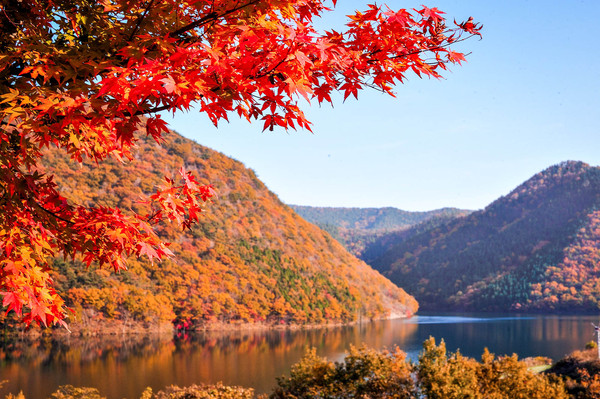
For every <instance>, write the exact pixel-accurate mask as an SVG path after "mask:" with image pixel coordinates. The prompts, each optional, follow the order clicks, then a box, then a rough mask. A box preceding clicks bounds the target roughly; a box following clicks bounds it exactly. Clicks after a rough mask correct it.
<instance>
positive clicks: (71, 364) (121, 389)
mask: <svg viewBox="0 0 600 399" xmlns="http://www.w3.org/2000/svg"><path fill="white" fill-rule="evenodd" d="M498 316H499V317H490V316H464V315H459V316H436V315H433V316H427V315H425V316H418V317H414V318H412V319H408V320H391V321H381V322H376V323H370V324H363V325H358V326H347V327H338V328H326V329H316V330H299V331H283V330H276V331H268V332H260V331H235V332H231V333H227V334H224V333H215V332H207V333H200V334H196V335H192V336H189V337H187V338H186V339H179V340H172V339H170V338H164V337H162V338H161V337H158V336H155V337H153V336H144V337H136V336H134V337H131V336H112V337H108V338H104V339H99V338H89V339H88V338H86V339H84V340H82V339H74V338H71V339H65V340H40V341H37V342H24V341H14V342H8V343H5V344H4V345H3V346H2V347H1V348H0V380H5V379H7V380H9V382H8V384H7V385H6V386H5V387H4V388H3V389H0V397H3V396H4V395H5V394H6V393H8V392H13V393H16V392H18V391H19V390H23V392H24V393H25V395H26V397H27V398H28V399H34V398H44V397H47V396H48V395H49V394H50V393H51V392H53V391H54V390H56V388H57V387H58V386H59V385H64V384H72V385H76V386H95V387H97V388H99V389H100V391H101V393H102V394H103V395H105V396H107V397H108V398H109V399H110V398H115V399H120V398H124V397H125V398H130V399H136V398H139V396H140V394H141V392H142V391H143V389H144V388H145V387H146V386H151V387H152V388H153V389H155V390H158V389H162V388H163V387H165V386H167V385H171V384H176V385H181V386H183V385H191V384H194V383H200V382H206V383H215V382H218V381H222V382H223V383H225V384H232V385H242V386H247V387H254V388H255V389H256V390H257V391H258V392H269V391H270V389H271V388H272V386H273V385H274V383H275V379H276V377H278V376H281V375H282V374H284V373H287V372H289V369H290V367H291V365H292V364H294V363H295V362H297V361H298V360H299V359H300V358H301V357H302V355H303V353H304V351H305V349H306V348H307V347H315V348H317V352H318V353H319V354H320V355H322V356H327V357H328V358H329V359H332V360H340V359H342V357H343V356H344V353H345V351H346V350H347V349H348V348H349V346H350V345H355V346H359V345H361V344H362V343H365V344H367V345H368V346H370V347H374V348H384V347H388V348H390V347H393V346H395V345H397V346H399V347H400V348H401V349H403V350H404V351H406V352H407V353H408V355H409V357H410V358H412V359H415V360H416V358H417V357H418V353H419V351H420V349H421V344H422V342H423V341H424V340H425V339H427V337H429V336H430V335H433V336H434V337H436V338H437V340H439V339H440V338H444V340H445V341H446V344H447V347H448V349H449V350H452V351H454V350H456V349H458V348H460V350H461V352H462V353H463V354H465V355H467V356H472V357H479V356H480V355H481V353H482V351H483V348H484V347H488V348H489V349H490V350H491V351H492V352H494V353H496V354H511V353H513V352H515V353H518V354H519V355H520V356H521V357H524V356H534V355H545V356H550V357H552V358H554V359H558V358H559V357H561V356H563V355H564V354H566V353H568V352H570V351H572V350H574V349H579V348H581V347H582V346H583V345H584V344H585V342H587V341H590V340H591V339H592V338H593V332H594V331H593V328H592V327H591V325H590V323H591V322H592V321H593V322H596V321H597V318H595V317H589V316H577V317H575V316H560V317H558V316H556V317H552V316H549V317H506V316H502V315H498Z"/></svg>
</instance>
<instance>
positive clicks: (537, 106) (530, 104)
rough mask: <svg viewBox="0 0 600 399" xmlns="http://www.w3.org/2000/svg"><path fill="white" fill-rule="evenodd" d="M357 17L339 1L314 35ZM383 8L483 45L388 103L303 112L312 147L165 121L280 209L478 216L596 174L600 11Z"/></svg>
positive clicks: (182, 116) (524, 5)
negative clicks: (410, 11)
mask: <svg viewBox="0 0 600 399" xmlns="http://www.w3.org/2000/svg"><path fill="white" fill-rule="evenodd" d="M365 4H367V2H361V1H358V0H353V1H344V0H339V1H338V7H337V8H336V10H335V11H334V12H333V13H329V14H327V15H326V16H325V17H324V18H323V19H322V20H321V21H319V22H318V26H319V27H334V26H335V27H340V24H341V23H342V18H343V16H344V15H345V14H348V13H350V12H352V11H353V10H355V9H365V7H364V5H365ZM387 4H388V5H389V6H390V7H391V8H395V9H398V8H411V7H418V6H420V4H426V5H428V6H429V7H438V8H440V9H441V10H442V11H445V12H446V13H447V17H448V18H449V19H453V18H456V19H457V20H466V19H467V18H468V17H469V16H473V17H474V18H475V20H476V21H478V22H481V23H483V25H484V29H483V31H482V33H483V40H481V41H478V40H477V39H472V40H470V41H467V42H466V43H464V44H463V45H462V46H461V48H460V49H461V50H462V51H471V52H472V54H471V55H470V56H469V57H468V62H467V63H466V64H464V65H463V66H454V67H452V68H451V71H449V72H447V73H446V74H445V79H444V80H421V79H419V78H417V77H416V76H410V79H409V81H408V82H407V83H406V84H404V85H400V86H397V87H396V94H397V98H395V99H394V98H391V97H386V96H384V95H381V94H380V93H377V92H373V91H371V92H369V91H365V92H362V93H360V94H359V99H358V101H356V100H348V101H346V102H345V103H343V102H342V101H341V100H338V101H337V102H336V104H335V107H334V108H331V107H323V108H319V107H318V106H316V105H313V106H312V107H310V108H306V109H305V112H306V114H307V115H308V117H309V119H310V120H311V121H312V122H313V124H314V126H313V131H314V134H311V133H310V132H307V131H289V132H285V131H283V130H280V131H277V130H276V131H274V132H262V131H261V127H262V126H261V124H260V123H255V124H249V123H247V122H245V121H239V120H232V122H231V123H229V124H227V123H226V122H225V123H221V124H220V125H219V127H218V128H215V127H213V125H212V124H211V123H210V122H209V121H208V119H207V118H206V117H205V116H204V115H202V114H199V113H195V112H190V113H178V114H176V115H175V117H174V119H171V118H168V117H167V118H166V119H167V120H169V121H170V125H171V127H172V128H173V129H174V130H176V131H178V132H179V133H181V134H183V135H184V136H186V137H189V138H191V139H193V140H195V141H196V142H198V143H200V144H203V145H206V146H208V147H211V148H213V149H215V150H218V151H221V152H223V153H225V154H226V155H229V156H232V157H233V158H235V159H237V160H239V161H242V162H243V163H244V164H245V165H246V166H247V167H249V168H252V169H254V171H255V172H256V173H257V175H258V177H259V178H260V179H261V180H262V181H264V182H265V183H266V185H267V186H268V187H269V188H270V189H271V190H272V191H274V192H275V193H276V194H277V195H279V197H280V198H281V200H282V201H284V202H286V203H288V204H299V205H315V206H346V207H383V206H394V207H397V208H401V209H405V210H411V211H417V210H419V211H420V210H430V209H435V208H441V207H446V206H452V207H459V208H467V209H479V208H483V207H485V206H486V205H488V204H489V203H490V202H492V201H493V200H495V199H496V198H498V197H500V196H502V195H505V194H507V193H508V192H509V191H511V190H512V189H513V188H514V187H516V186H517V185H518V184H520V183H522V182H523V181H525V180H526V179H528V178H529V177H530V176H532V175H533V174H535V173H537V172H539V171H541V170H543V169H544V168H546V167H548V166H550V165H553V164H556V163H558V162H561V161H565V160H581V161H584V162H587V163H589V164H591V165H594V166H596V165H599V164H600V44H599V39H598V37H599V36H598V28H597V26H598V17H599V16H600V1H597V0H581V1H576V0H572V1H542V0H539V1H526V0H519V1H517V0H513V1H451V0H434V1H427V2H426V1H419V2H414V1H398V0H393V1H390V2H387Z"/></svg>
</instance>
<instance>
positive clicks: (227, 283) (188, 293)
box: [44, 134, 417, 326]
mask: <svg viewBox="0 0 600 399" xmlns="http://www.w3.org/2000/svg"><path fill="white" fill-rule="evenodd" d="M44 164H45V168H46V170H47V171H48V172H51V173H53V174H55V175H56V181H57V183H58V184H59V186H60V188H61V190H63V191H62V192H65V193H68V195H69V198H70V199H71V200H74V201H78V202H81V203H85V204H95V205H100V206H102V205H107V206H118V207H119V208H121V209H138V208H140V207H143V206H144V204H143V203H141V202H140V199H141V198H142V197H143V195H147V194H151V193H152V192H153V190H155V189H156V187H157V185H160V184H161V179H162V177H163V176H174V175H175V174H176V172H177V170H178V169H179V168H180V167H181V166H185V168H186V169H187V170H190V171H192V172H193V173H195V174H196V175H197V176H198V177H199V180H200V182H201V183H208V182H210V183H212V184H213V185H214V188H215V191H216V197H215V198H214V200H213V202H212V203H209V204H207V206H206V210H205V212H204V213H203V214H202V215H201V217H200V223H199V224H198V225H197V226H196V227H193V228H192V229H191V230H189V231H187V232H185V233H184V234H182V233H181V231H179V230H178V229H177V228H176V227H174V226H170V225H168V226H167V225H166V226H160V227H159V229H158V230H159V233H160V234H161V236H162V237H165V238H166V240H167V241H169V242H171V243H172V245H171V246H170V249H171V250H172V251H173V252H174V253H175V257H174V258H173V259H170V260H166V261H164V262H160V263H156V262H155V263H153V264H152V263H149V262H147V261H145V260H137V259H130V261H129V263H128V269H129V270H128V271H127V272H124V273H121V274H119V275H115V274H114V273H113V272H112V271H111V270H106V269H97V268H96V267H94V266H92V267H90V268H89V270H86V268H85V267H84V266H82V263H81V261H80V260H78V259H75V260H74V261H73V260H70V259H66V260H65V259H56V261H55V265H54V266H55V269H56V271H57V273H56V274H55V280H56V285H57V287H58V289H59V290H60V291H62V292H63V293H64V296H65V297H66V298H68V302H69V305H70V306H71V307H73V308H74V309H75V311H76V317H75V318H76V321H75V322H74V321H71V322H70V324H71V325H73V324H77V323H86V322H88V321H91V320H97V319H98V318H100V319H105V320H113V319H115V320H120V321H122V322H124V323H127V322H130V321H145V322H147V323H159V322H170V321H172V320H177V321H178V322H185V323H191V325H193V326H206V325H208V324H211V323H215V322H226V323H239V322H266V323H320V322H332V321H351V320H355V319H357V318H381V317H387V316H389V315H391V314H396V315H403V314H411V313H414V312H415V311H416V310H417V303H416V301H415V300H414V298H412V297H410V296H409V295H407V294H406V293H405V292H404V291H403V290H402V289H400V288H397V287H396V286H395V285H393V284H392V283H391V282H389V281H388V280H387V279H385V278H384V277H382V276H381V275H380V274H379V273H377V272H375V271H374V270H373V269H371V268H370V267H369V266H367V265H366V264H365V263H363V262H362V261H360V260H358V259H356V258H355V257H354V256H352V255H350V254H349V253H348V252H347V251H345V250H344V249H343V247H342V246H341V245H340V244H339V243H337V242H336V241H335V240H333V239H331V238H330V237H329V235H328V234H326V233H324V232H323V231H321V230H320V229H318V228H317V227H315V226H314V225H312V224H310V223H308V222H305V221H304V220H303V219H302V218H300V217H299V216H298V215H296V214H295V213H294V212H293V211H292V209H290V208H289V207H288V206H286V205H284V204H283V203H281V201H279V199H278V198H277V196H276V195H275V194H273V193H271V192H270V191H268V190H267V189H266V187H265V186H264V185H263V183H261V181H260V180H259V179H258V178H257V177H256V175H255V174H254V173H253V172H252V171H251V170H249V169H247V168H245V167H244V166H243V165H242V164H241V163H240V162H237V161H235V160H233V159H231V158H228V157H227V156H225V155H223V154H220V153H218V152H215V151H212V150H210V149H208V148H205V147H202V146H200V145H198V144H195V143H194V142H192V141H190V140H188V139H185V138H183V137H181V136H179V135H177V134H169V135H168V136H167V137H166V142H165V143H164V144H163V146H158V145H157V144H155V143H154V142H153V141H152V140H143V141H140V142H139V145H138V147H137V149H136V151H135V152H134V159H133V160H132V161H131V162H128V161H127V162H124V163H118V162H116V161H112V162H105V163H102V164H100V165H97V164H92V163H85V164H84V166H83V167H79V166H74V165H73V164H72V163H70V162H68V157H67V156H66V155H65V154H64V153H60V152H58V151H52V150H49V151H47V153H46V154H45V157H44Z"/></svg>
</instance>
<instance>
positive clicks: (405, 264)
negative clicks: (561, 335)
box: [371, 161, 600, 312]
mask: <svg viewBox="0 0 600 399" xmlns="http://www.w3.org/2000/svg"><path fill="white" fill-rule="evenodd" d="M371 264H372V265H373V266H374V267H375V268H376V269H378V270H380V271H381V272H382V273H384V274H385V275H387V276H389V277H390V279H391V280H392V281H394V282H396V283H397V284H398V285H399V286H402V287H404V288H405V289H406V290H407V292H409V293H411V294H413V295H415V297H416V298H417V300H418V301H419V302H420V304H421V306H422V308H423V309H429V310H459V309H462V310H470V311H491V310H496V311H510V310H520V311H569V312H574V311H577V312H592V311H594V312H595V311H598V309H600V305H599V304H600V168H598V167H592V166H589V165H587V164H585V163H583V162H577V161H567V162H562V163H560V164H557V165H554V166H551V167H549V168H547V169H546V170H544V171H542V172H540V173H538V174H536V175H535V176H533V177H532V178H530V179H529V180H527V181H526V182H524V183H523V184H521V185H520V186H518V187H517V188H516V189H514V190H513V191H512V192H510V193H509V194H508V195H506V196H504V197H501V198H499V199H498V200H496V201H494V202H493V203H492V204H490V205H489V206H488V207H486V208H485V209H483V210H481V211H477V212H473V213H472V214H470V215H468V216H466V217H463V218H458V219H454V220H449V221H446V222H444V223H442V224H439V225H437V226H433V227H432V228H429V229H425V230H424V231H422V232H420V233H418V234H415V235H412V236H411V237H409V238H407V239H405V240H403V241H401V242H399V243H397V244H395V245H393V246H391V248H390V249H388V250H387V251H386V252H385V253H384V254H383V255H381V256H379V257H377V259H375V260H373V262H372V263H371Z"/></svg>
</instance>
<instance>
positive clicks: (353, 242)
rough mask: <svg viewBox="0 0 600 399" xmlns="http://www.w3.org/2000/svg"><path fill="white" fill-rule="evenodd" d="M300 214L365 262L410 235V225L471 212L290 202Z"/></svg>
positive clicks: (446, 209) (411, 231)
mask: <svg viewBox="0 0 600 399" xmlns="http://www.w3.org/2000/svg"><path fill="white" fill-rule="evenodd" d="M290 206H291V207H292V208H293V209H294V210H295V211H296V212H297V213H298V214H299V215H300V216H302V217H303V218H304V219H306V220H308V221H309V222H311V223H314V224H316V225H317V226H319V227H321V228H322V229H323V230H325V231H327V232H328V233H329V234H331V235H332V236H333V237H334V238H335V239H336V240H338V241H339V242H340V243H342V245H344V247H345V248H346V249H347V250H349V251H350V252H351V253H353V254H354V255H356V256H358V257H359V258H361V259H363V260H364V261H366V262H368V261H369V260H372V259H373V258H374V257H376V256H379V255H381V254H382V253H383V252H385V250H386V249H388V247H389V245H390V243H394V242H397V241H398V240H400V239H404V238H406V237H407V236H409V235H412V234H413V233H414V232H415V231H418V230H414V229H413V227H414V226H416V225H418V224H420V223H424V222H430V223H436V221H438V222H441V221H442V220H447V219H451V218H455V217H460V216H465V215H468V214H469V213H470V212H471V211H467V210H463V209H456V208H443V209H436V210H433V211H427V212H410V211H404V210H401V209H398V208H392V207H386V208H335V207H314V206H301V205H290Z"/></svg>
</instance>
